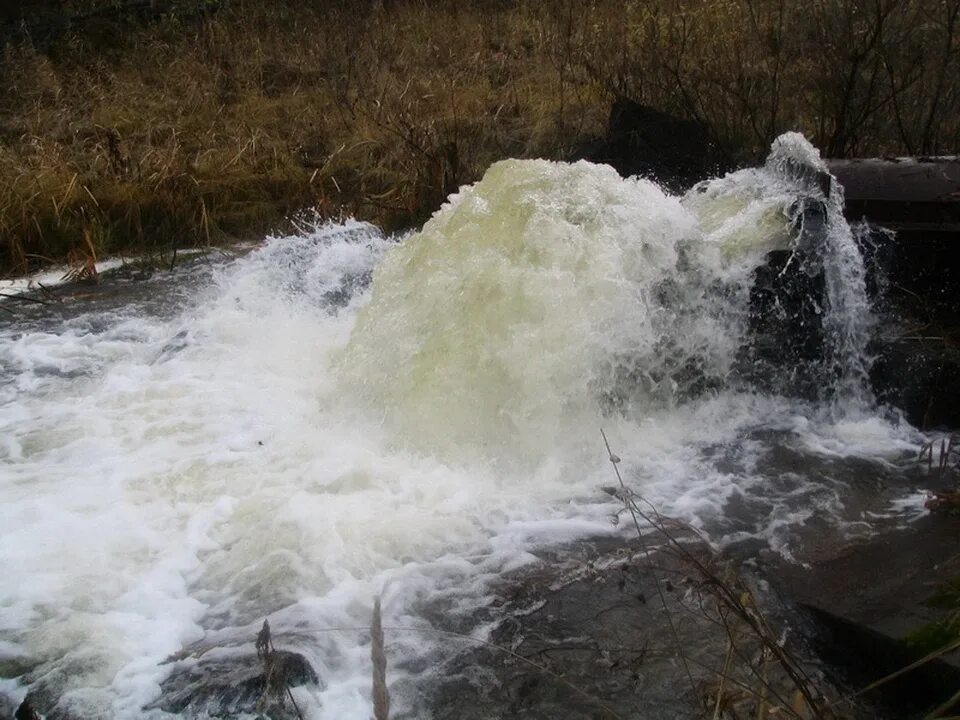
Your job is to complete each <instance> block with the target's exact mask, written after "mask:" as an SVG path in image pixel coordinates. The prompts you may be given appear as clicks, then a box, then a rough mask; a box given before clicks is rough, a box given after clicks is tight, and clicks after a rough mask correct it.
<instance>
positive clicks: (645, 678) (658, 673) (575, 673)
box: [396, 529, 782, 720]
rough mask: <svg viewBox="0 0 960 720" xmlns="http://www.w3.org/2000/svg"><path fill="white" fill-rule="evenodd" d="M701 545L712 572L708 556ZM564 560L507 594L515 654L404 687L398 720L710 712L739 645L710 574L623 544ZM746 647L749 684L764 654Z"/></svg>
mask: <svg viewBox="0 0 960 720" xmlns="http://www.w3.org/2000/svg"><path fill="white" fill-rule="evenodd" d="M677 533H678V535H677V537H681V538H682V537H684V536H683V535H682V534H679V533H682V531H681V530H679V529H678V530H677ZM690 548H691V551H692V552H693V553H694V555H696V556H697V557H698V558H700V561H702V562H707V563H708V564H709V561H707V560H706V557H708V556H709V553H707V555H702V554H701V552H706V551H705V549H704V548H702V547H701V548H700V549H699V550H698V549H697V548H696V547H695V546H694V545H692V544H691V545H690ZM558 553H560V555H559V557H562V558H563V560H560V559H559V558H558V557H553V556H552V555H548V556H546V557H544V562H543V565H542V566H540V567H538V568H537V569H535V570H528V571H526V572H525V573H524V574H523V575H522V576H521V577H519V578H517V577H514V578H512V579H511V581H510V583H509V586H508V587H505V588H502V589H501V591H500V595H501V597H503V599H504V602H503V604H502V605H501V606H500V609H501V612H502V613H503V614H502V616H501V620H500V623H499V625H498V628H497V630H496V631H495V633H494V635H493V637H492V638H491V639H492V641H493V642H494V643H496V644H497V645H498V646H500V647H506V648H509V649H510V653H497V652H494V651H491V650H490V649H488V648H486V647H481V648H474V649H471V648H469V646H467V649H466V650H464V652H462V653H460V654H457V655H455V656H453V657H452V658H451V659H449V660H448V661H447V662H446V663H444V664H443V665H442V666H440V667H437V668H436V669H435V671H434V673H433V675H432V677H433V680H432V681H426V682H425V681H424V678H422V677H420V678H417V680H416V681H415V682H414V683H412V685H413V687H403V686H402V682H401V683H398V685H397V687H396V689H397V690H398V692H399V693H400V694H401V695H405V696H407V697H409V696H413V700H412V702H411V704H412V705H413V708H412V709H410V710H405V711H404V712H403V713H400V714H398V716H397V717H398V720H404V719H407V718H409V719H410V720H412V719H413V718H420V717H425V716H429V717H433V718H434V719H435V720H444V719H445V718H451V719H453V718H456V719H457V720H481V719H482V720H486V719H487V718H493V717H515V716H517V717H524V718H530V719H531V720H536V719H537V718H544V719H546V718H557V717H563V718H570V719H571V720H575V719H583V720H588V719H589V720H594V719H597V720H599V719H600V718H608V717H624V718H627V717H630V718H650V719H653V718H656V719H657V720H662V719H664V718H674V719H677V720H679V719H680V718H690V717H699V716H700V715H701V713H702V710H703V703H704V702H705V701H706V700H707V698H708V697H709V693H710V692H711V688H714V689H715V682H716V669H718V668H720V667H722V666H723V665H724V655H725V653H726V650H727V643H728V636H727V634H726V633H725V632H724V630H723V628H722V624H721V623H719V622H716V620H715V619H711V617H710V613H711V612H712V609H715V607H716V605H715V604H714V602H713V600H712V599H710V597H709V596H708V595H703V594H701V591H702V588H703V585H701V584H700V582H701V579H702V577H701V576H698V574H697V571H696V569H695V568H694V567H692V566H691V565H690V564H689V561H686V560H683V559H682V557H678V556H676V555H674V554H673V553H672V552H665V551H655V552H653V553H651V554H649V555H647V554H646V553H645V552H644V551H643V550H642V548H640V547H639V546H638V545H637V544H636V543H630V542H629V541H625V540H623V539H613V540H598V541H593V542H583V543H578V545H577V546H576V547H575V548H566V550H565V551H558ZM712 567H716V566H712ZM692 576H696V577H698V578H699V579H696V580H695V579H691V577H692ZM658 580H659V587H658ZM707 584H709V582H708V583H707ZM668 615H669V617H670V618H671V619H670V620H668ZM741 639H742V640H745V642H746V644H745V645H744V646H742V647H740V648H739V651H742V653H743V655H742V657H740V656H738V660H737V661H736V662H734V663H733V665H735V666H737V667H736V668H734V667H732V666H731V667H730V668H728V670H729V672H731V673H739V672H743V673H746V675H745V676H744V677H747V676H750V671H749V670H747V668H746V667H745V666H740V665H739V663H740V660H741V659H746V658H754V657H757V654H756V652H755V651H756V646H755V645H751V644H750V642H749V641H748V640H746V638H741ZM678 643H679V645H680V646H681V647H682V648H683V651H682V656H681V653H680V652H678V649H677V648H678ZM685 668H686V669H685ZM687 670H689V673H690V676H688V675H687ZM732 676H733V675H731V677H732ZM738 677H739V676H738ZM691 681H692V684H691ZM777 682H779V681H774V682H773V684H774V685H776V683H777ZM781 689H782V688H781ZM741 709H742V708H741ZM711 710H712V706H711ZM754 713H755V710H754Z"/></svg>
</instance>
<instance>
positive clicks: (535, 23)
mask: <svg viewBox="0 0 960 720" xmlns="http://www.w3.org/2000/svg"><path fill="white" fill-rule="evenodd" d="M125 5H129V3H117V2H114V1H113V0H111V1H110V2H107V0H100V1H98V0H88V1H86V2H72V3H66V4H62V5H61V6H60V8H59V9H51V8H54V5H53V4H52V3H45V4H36V3H32V4H31V3H22V4H21V9H20V13H21V14H23V15H24V22H23V23H22V24H17V25H8V26H6V27H7V30H6V31H4V30H3V29H2V28H3V26H0V43H3V41H4V37H3V36H4V35H6V42H5V44H4V45H3V46H2V48H0V272H7V273H16V272H26V271H28V270H31V269H33V268H36V267H38V266H40V265H43V264H47V263H50V262H62V261H64V260H66V259H67V257H68V255H69V254H70V252H71V251H72V250H75V249H80V250H81V251H82V252H86V250H85V248H86V245H87V243H88V242H89V244H91V245H92V246H93V248H94V250H95V253H96V254H97V255H98V256H99V255H104V254H111V253H117V252H121V251H140V252H160V251H168V250H170V249H172V248H174V247H182V246H189V245H198V244H208V243H217V242H227V241H230V240H233V239H238V238H250V237H257V236H262V234H263V233H264V232H266V231H267V230H270V229H276V230H282V229H284V228H285V227H287V225H288V222H287V218H288V217H290V215H291V214H292V213H294V212H296V211H298V210H300V209H303V208H307V207H313V208H317V210H318V211H319V212H320V213H321V214H322V215H325V216H328V217H338V216H340V215H341V214H344V213H346V214H351V215H354V216H356V217H358V218H362V219H368V220H373V221H375V222H377V223H379V224H381V225H382V226H384V227H385V228H387V229H395V228H399V227H407V226H411V225H415V224H417V223H419V222H421V221H423V220H424V219H425V218H426V217H427V216H428V215H429V214H430V213H431V212H432V211H433V210H435V209H436V208H437V206H438V205H439V204H440V203H441V202H443V200H444V198H445V197H446V196H447V194H449V193H450V192H451V191H453V190H455V189H456V188H457V187H458V186H459V185H460V184H462V183H466V182H470V181H473V180H475V179H477V178H478V177H479V176H480V175H481V174H482V173H483V171H484V170H485V169H486V168H487V167H488V166H489V165H490V163H491V162H493V161H495V160H498V159H501V158H504V157H548V158H555V159H564V158H570V157H574V156H576V155H577V154H578V152H580V150H581V149H582V148H583V147H585V146H586V144H588V143H589V142H590V141H591V140H592V139H595V138H596V137H598V136H600V135H602V133H603V132H604V129H605V125H606V120H607V116H608V113H609V107H610V102H611V101H612V100H613V99H615V98H620V97H624V98H630V99H633V100H637V101H640V102H643V103H646V104H649V105H653V106H655V107H658V108H660V109H663V110H665V111H668V112H672V113H675V114H677V115H680V116H682V117H687V118H696V119H699V120H701V121H703V122H705V123H706V124H707V125H708V126H709V127H710V129H711V134H712V137H713V139H714V141H715V143H716V144H717V145H718V146H719V147H720V148H721V149H722V150H723V151H724V152H725V153H726V154H727V155H728V156H729V158H730V159H731V160H732V161H744V162H747V161H752V160H754V159H755V158H757V157H760V156H762V155H763V154H764V153H765V151H766V148H767V146H768V144H769V142H770V140H771V139H772V138H773V137H774V136H775V135H776V134H778V133H779V132H781V131H783V130H786V129H801V130H803V131H804V132H805V133H806V134H807V135H808V137H810V138H811V139H812V140H813V141H814V143H815V144H817V145H819V146H820V147H822V148H823V149H824V150H825V152H826V153H828V154H831V155H850V154H863V153H875V154H885V153H897V152H911V153H912V152H918V153H919V152H922V153H932V152H937V151H944V150H950V149H951V148H952V149H954V150H955V148H956V147H957V146H958V144H960V142H958V141H960V117H958V115H957V113H955V112H953V108H955V107H956V106H957V102H958V101H960V80H958V78H960V67H958V66H960V42H958V38H957V34H958V32H960V28H958V25H960V19H958V17H960V0H946V1H943V0H903V1H902V2H900V1H897V2H894V0H878V1H877V2H871V3H865V2H863V0H835V1H834V0H831V2H826V1H825V0H824V1H822V2H821V1H820V0H817V1H816V2H813V3H811V4H809V6H808V5H803V6H802V7H801V6H800V5H797V4H793V3H787V2H786V0H708V1H707V2H696V3H695V2H692V1H689V0H649V1H648V2H642V3H641V2H632V1H631V2H621V1H620V0H594V1H593V2H591V3H588V4H586V5H584V4H582V3H574V2H573V1H572V0H546V2H539V3H533V2H502V1H500V0H469V1H468V2H455V1H454V0H438V1H435V2H426V1H425V0H392V1H386V0H385V1H383V2H371V3H369V4H358V3H348V2H345V0H335V1H329V2H319V1H315V2H303V3H300V2H293V1H292V0H279V1H278V2H271V3H253V2H244V1H243V0H220V2H204V3H197V2H192V1H191V2H186V0H183V1H182V2H174V1H173V0H170V1H169V2H160V3H154V4H151V7H154V6H155V7H156V8H160V9H163V8H167V11H166V12H159V10H158V12H157V13H151V14H149V15H148V16H144V14H143V12H142V7H143V6H144V3H133V5H135V6H136V7H137V8H140V9H139V10H137V11H136V12H134V11H130V12H128V13H124V11H123V8H124V6H125ZM37 8H40V9H37ZM64 8H66V9H64ZM170 8H172V10H171V9H170ZM107 10H109V12H107ZM213 10H216V12H214V11H213ZM101 11H102V12H101ZM64 12H74V13H78V14H80V15H82V16H83V17H86V18H92V19H89V20H86V21H84V22H83V23H77V24H75V26H72V28H71V29H67V30H66V31H64V32H62V33H60V34H56V35H53V36H51V35H50V34H49V33H47V34H43V33H39V32H34V33H32V34H31V32H30V28H31V27H37V23H40V22H41V20H42V21H44V22H46V21H48V20H49V17H50V14H51V13H61V14H62V13H64ZM43 13H45V14H43ZM98 13H99V14H98ZM38 18H39V19H38ZM31 22H33V23H34V24H33V25H31ZM11 28H13V29H11ZM17 28H19V29H17ZM23 28H27V30H26V31H25V30H23Z"/></svg>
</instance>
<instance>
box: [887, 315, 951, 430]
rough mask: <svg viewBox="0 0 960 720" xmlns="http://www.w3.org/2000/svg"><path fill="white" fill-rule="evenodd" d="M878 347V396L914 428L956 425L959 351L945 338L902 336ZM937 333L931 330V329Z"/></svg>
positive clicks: (899, 331)
mask: <svg viewBox="0 0 960 720" xmlns="http://www.w3.org/2000/svg"><path fill="white" fill-rule="evenodd" d="M897 332H898V333H899V334H900V335H901V337H900V338H893V339H888V340H884V341H881V342H878V343H877V360H876V362H875V363H874V365H873V369H872V370H871V381H872V383H873V387H874V390H875V391H876V393H877V398H878V399H879V400H880V401H881V402H884V403H887V404H889V405H892V406H893V407H896V408H899V409H900V410H902V411H903V413H904V416H905V417H906V418H907V420H908V421H909V422H910V423H911V424H912V425H915V426H916V427H918V428H921V429H924V430H932V429H935V428H944V427H952V428H955V427H960V348H958V347H957V346H956V345H955V344H954V343H953V342H952V341H951V339H950V338H949V337H937V336H924V335H923V334H922V332H923V331H922V330H920V331H919V332H920V333H921V334H920V335H916V336H905V337H903V334H904V333H905V332H907V330H906V329H903V328H901V329H899V330H898V331H897ZM934 332H936V331H934Z"/></svg>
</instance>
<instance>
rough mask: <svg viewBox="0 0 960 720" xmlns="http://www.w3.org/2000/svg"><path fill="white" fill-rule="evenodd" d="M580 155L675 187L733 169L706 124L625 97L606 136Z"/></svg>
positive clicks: (615, 108) (613, 109)
mask: <svg viewBox="0 0 960 720" xmlns="http://www.w3.org/2000/svg"><path fill="white" fill-rule="evenodd" d="M580 154H581V156H582V157H584V158H585V159H587V160H590V161H592V162H598V163H606V164H608V165H612V166H613V167H614V168H615V169H616V170H617V172H619V173H620V174H621V175H623V176H625V177H626V176H630V175H642V176H644V177H648V178H651V179H653V180H656V181H657V182H659V183H660V184H661V185H663V186H664V187H666V188H668V189H670V190H674V191H678V190H682V189H686V188H688V187H690V186H691V185H693V184H694V183H696V182H698V181H699V180H703V179H705V178H707V177H711V176H714V175H719V174H722V173H723V172H724V171H725V170H726V169H729V168H728V165H727V164H726V163H724V162H723V160H722V157H721V154H720V152H719V151H718V149H717V147H716V145H715V144H714V143H713V142H712V141H711V138H710V130H709V128H708V127H707V126H705V125H704V124H702V123H700V122H697V121H695V120H683V119H681V118H677V117H674V116H672V115H669V114H667V113H664V112H661V111H659V110H656V109H654V108H652V107H648V106H646V105H641V104H640V103H637V102H634V101H632V100H627V99H625V98H619V99H617V100H616V101H615V102H614V103H613V106H612V107H611V109H610V119H609V122H608V126H607V134H606V136H605V137H604V138H602V139H600V140H598V141H595V142H594V143H593V144H592V146H590V147H586V148H583V149H582V152H581V153H580Z"/></svg>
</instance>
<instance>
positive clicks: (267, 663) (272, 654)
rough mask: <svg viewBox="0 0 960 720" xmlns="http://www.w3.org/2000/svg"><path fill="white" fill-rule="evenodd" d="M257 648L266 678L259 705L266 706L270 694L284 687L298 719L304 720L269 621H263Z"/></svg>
mask: <svg viewBox="0 0 960 720" xmlns="http://www.w3.org/2000/svg"><path fill="white" fill-rule="evenodd" d="M255 646H256V649H257V657H259V658H261V659H262V660H263V669H264V676H265V677H264V683H263V696H262V697H261V698H260V703H258V704H260V705H266V701H267V698H268V697H269V696H270V693H271V692H272V691H276V690H277V689H278V688H279V687H280V686H281V685H282V686H283V688H284V689H285V690H286V692H287V696H288V697H289V698H290V702H291V703H292V704H293V709H294V710H295V711H296V713H297V717H298V718H300V720H303V713H301V712H300V707H299V706H298V705H297V701H296V699H295V698H294V697H293V690H292V689H291V688H290V683H289V682H288V681H287V677H286V675H285V673H284V669H283V666H282V663H281V661H279V660H278V659H277V654H276V653H277V651H276V648H274V647H273V639H272V638H271V636H270V623H269V622H268V621H267V620H264V621H263V627H262V628H261V629H260V632H259V633H257V640H256V645H255ZM281 696H282V692H281ZM281 700H282V697H281Z"/></svg>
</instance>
